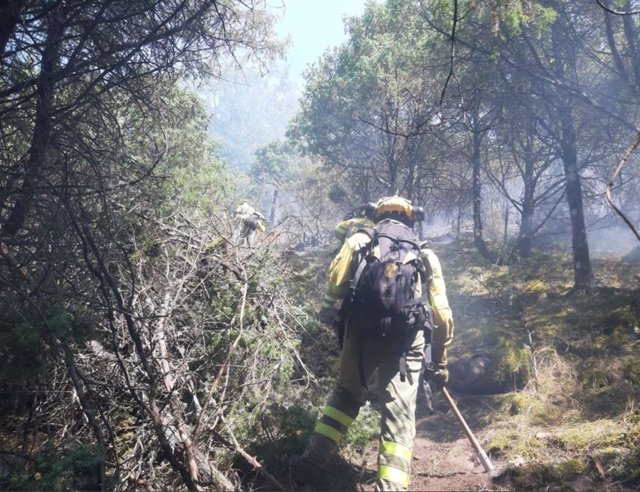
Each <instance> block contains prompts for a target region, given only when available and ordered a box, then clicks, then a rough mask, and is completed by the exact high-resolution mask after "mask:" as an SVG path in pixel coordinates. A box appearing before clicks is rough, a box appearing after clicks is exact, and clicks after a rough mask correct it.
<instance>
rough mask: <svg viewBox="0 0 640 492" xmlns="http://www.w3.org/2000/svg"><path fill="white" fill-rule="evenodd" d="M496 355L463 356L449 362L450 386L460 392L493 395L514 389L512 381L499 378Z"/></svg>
mask: <svg viewBox="0 0 640 492" xmlns="http://www.w3.org/2000/svg"><path fill="white" fill-rule="evenodd" d="M496 367H497V361H496V358H495V356H492V355H491V354H488V353H482V354H476V355H474V356H472V357H463V358H459V359H456V360H455V361H451V362H450V363H449V387H450V388H451V389H452V390H454V391H456V392H459V393H466V394H473V395H492V394H497V393H508V392H509V391H514V390H515V389H517V388H514V385H513V383H512V382H511V381H503V380H501V379H499V377H498V374H497V371H496Z"/></svg>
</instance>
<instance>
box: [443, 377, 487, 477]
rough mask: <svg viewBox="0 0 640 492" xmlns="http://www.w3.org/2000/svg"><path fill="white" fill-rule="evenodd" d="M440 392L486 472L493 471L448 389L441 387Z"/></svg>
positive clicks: (485, 454)
mask: <svg viewBox="0 0 640 492" xmlns="http://www.w3.org/2000/svg"><path fill="white" fill-rule="evenodd" d="M442 394H443V395H444V397H445V399H446V400H447V403H448V404H449V406H450V407H451V410H452V411H453V413H454V414H455V416H456V418H457V419H458V422H460V425H462V428H463V429H464V432H465V434H467V437H468V438H469V441H471V444H472V445H473V447H474V449H475V450H476V453H477V454H478V458H480V461H481V462H482V466H484V469H485V471H486V472H487V473H491V472H492V471H493V465H492V464H491V460H489V457H488V456H487V453H485V452H484V449H482V447H481V446H480V443H479V442H478V440H477V439H476V436H474V435H473V432H471V429H470V428H469V426H468V425H467V422H466V421H465V420H464V417H463V416H462V414H461V413H460V410H458V406H457V405H456V403H455V402H454V401H453V398H451V395H450V394H449V391H448V390H447V388H446V387H443V388H442Z"/></svg>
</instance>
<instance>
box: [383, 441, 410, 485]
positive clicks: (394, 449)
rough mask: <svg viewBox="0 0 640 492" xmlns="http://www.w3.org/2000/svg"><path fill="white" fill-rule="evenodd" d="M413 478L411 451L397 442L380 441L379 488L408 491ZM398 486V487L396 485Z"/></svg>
mask: <svg viewBox="0 0 640 492" xmlns="http://www.w3.org/2000/svg"><path fill="white" fill-rule="evenodd" d="M410 478H411V449H409V448H408V447H406V446H403V445H402V444H399V443H397V442H390V441H380V445H379V451H378V480H379V482H381V484H379V486H378V488H381V489H383V490H398V489H400V488H402V489H406V488H407V487H408V486H409V479H410ZM395 484H397V485H395Z"/></svg>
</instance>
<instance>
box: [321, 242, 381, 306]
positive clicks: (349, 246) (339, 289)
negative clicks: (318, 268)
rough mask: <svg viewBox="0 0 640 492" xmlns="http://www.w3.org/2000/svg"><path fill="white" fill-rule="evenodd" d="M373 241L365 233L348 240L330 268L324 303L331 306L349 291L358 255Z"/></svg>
mask: <svg viewBox="0 0 640 492" xmlns="http://www.w3.org/2000/svg"><path fill="white" fill-rule="evenodd" d="M370 240H371V239H370V238H369V236H367V235H366V234H365V233H363V232H358V233H356V234H354V235H353V236H351V237H349V238H347V240H346V241H345V242H344V243H343V245H342V247H341V248H340V251H338V254H337V255H336V256H335V258H334V259H333V261H332V262H331V265H330V266H329V280H328V283H327V289H326V291H325V294H324V298H323V300H322V303H323V304H325V305H331V304H333V303H334V302H336V301H339V300H341V299H342V298H343V297H344V295H345V294H346V293H347V290H348V289H349V281H350V280H351V278H352V277H353V274H354V269H355V267H356V266H357V265H355V264H354V259H355V257H356V253H357V252H358V251H359V250H360V249H361V248H362V247H363V246H364V245H365V244H367V243H368V242H369V241H370Z"/></svg>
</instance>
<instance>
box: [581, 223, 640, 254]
mask: <svg viewBox="0 0 640 492" xmlns="http://www.w3.org/2000/svg"><path fill="white" fill-rule="evenodd" d="M587 238H588V241H589V252H590V253H591V256H592V257H593V258H601V259H606V258H631V257H633V256H634V253H635V250H637V249H638V248H639V247H640V241H638V239H637V238H636V237H635V235H634V234H633V232H631V230H630V229H629V228H627V227H623V226H613V227H607V228H597V229H592V230H589V231H587ZM635 256H638V255H637V253H636V254H635ZM638 259H639V260H640V258H638Z"/></svg>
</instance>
